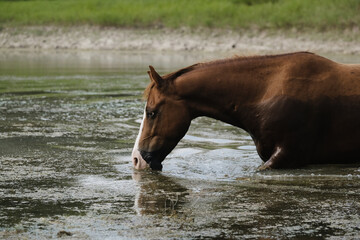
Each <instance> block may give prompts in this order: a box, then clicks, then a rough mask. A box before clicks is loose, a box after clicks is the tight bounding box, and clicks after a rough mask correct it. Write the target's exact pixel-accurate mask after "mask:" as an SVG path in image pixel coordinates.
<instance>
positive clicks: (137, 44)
mask: <svg viewBox="0 0 360 240" xmlns="http://www.w3.org/2000/svg"><path fill="white" fill-rule="evenodd" d="M356 34H357V33H356ZM319 36H320V37H319ZM353 39H356V38H353ZM13 48H15V49H38V50H42V49H44V50H45V49H79V50H146V51H204V52H217V51H223V52H224V51H228V52H233V51H236V52H244V53H245V54H249V53H250V54H251V53H254V54H256V53H272V52H292V51H312V52H320V53H330V52H333V53H341V54H359V53H360V43H359V41H356V40H346V39H345V38H342V37H338V36H334V35H333V36H332V37H331V38H326V37H324V36H323V37H321V34H318V35H317V36H315V37H314V36H313V35H310V34H307V35H303V34H301V33H296V32H295V33H294V32H292V33H291V32H290V34H286V33H271V34H270V33H267V32H257V31H238V32H237V31H233V30H209V29H205V30H198V31H196V30H189V29H178V30H169V29H155V30H143V29H121V28H120V29H119V28H100V27H91V26H77V27H54V26H48V27H17V28H8V27H5V28H3V29H2V30H1V31H0V49H13Z"/></svg>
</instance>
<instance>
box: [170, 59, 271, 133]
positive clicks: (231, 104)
mask: <svg viewBox="0 0 360 240" xmlns="http://www.w3.org/2000/svg"><path fill="white" fill-rule="evenodd" d="M271 71H272V70H271V66H268V67H266V65H259V64H252V65H250V64H246V63H245V62H240V63H237V64H234V63H232V64H221V65H219V66H208V67H202V68H200V69H195V70H193V71H191V72H188V73H186V74H185V75H183V76H180V77H179V78H178V79H177V80H176V81H175V86H176V90H177V92H178V95H180V98H181V99H183V100H184V101H186V103H187V105H188V106H189V109H190V111H191V113H192V115H193V118H196V117H199V116H207V117H211V118H215V119H218V120H221V121H223V122H226V123H229V124H232V125H235V126H238V127H241V128H243V129H245V130H247V131H250V128H251V126H250V125H251V124H253V123H251V121H253V120H251V119H252V118H253V117H255V115H256V113H255V112H254V109H255V107H256V103H257V102H259V99H260V98H261V96H262V95H263V92H264V90H265V89H266V86H265V85H266V84H267V81H266V79H265V78H264V76H265V75H266V74H269V73H270V72H271Z"/></svg>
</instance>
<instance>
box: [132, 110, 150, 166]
mask: <svg viewBox="0 0 360 240" xmlns="http://www.w3.org/2000/svg"><path fill="white" fill-rule="evenodd" d="M145 106H146V105H145ZM145 117H146V112H145V109H144V116H143V119H142V121H141V125H140V130H139V133H138V135H137V137H136V141H135V145H134V148H133V151H132V154H131V158H132V162H133V165H134V168H136V169H144V168H147V167H148V166H149V165H148V164H147V162H145V160H144V159H143V158H142V157H141V154H140V151H139V142H140V136H141V133H142V130H143V127H144V121H145Z"/></svg>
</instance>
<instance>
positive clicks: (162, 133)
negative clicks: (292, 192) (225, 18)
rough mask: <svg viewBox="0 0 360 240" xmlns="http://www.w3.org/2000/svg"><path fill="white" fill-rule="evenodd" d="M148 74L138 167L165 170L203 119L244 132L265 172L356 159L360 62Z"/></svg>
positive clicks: (301, 59) (252, 64) (299, 60)
mask: <svg viewBox="0 0 360 240" xmlns="http://www.w3.org/2000/svg"><path fill="white" fill-rule="evenodd" d="M149 75H150V79H151V83H150V84H149V86H148V88H147V90H146V91H145V92H146V96H147V103H146V107H145V111H144V119H143V121H142V124H141V128H140V132H139V135H138V138H137V140H136V143H135V146H134V150H133V156H132V159H133V163H134V166H135V168H137V169H141V168H144V167H146V166H147V165H150V167H151V168H152V169H157V170H161V169H162V164H161V163H162V161H163V160H164V159H165V157H166V156H167V155H168V154H169V153H170V152H171V151H172V149H173V148H174V147H175V146H176V145H177V143H178V142H179V141H180V140H181V139H182V138H183V136H184V135H185V133H186V132H187V130H188V128H189V126H190V123H191V121H192V120H193V119H194V118H197V117H199V116H208V117H211V118H215V119H218V120H221V121H223V122H226V123H229V124H232V125H234V126H237V127H240V128H242V129H244V130H245V131H247V132H248V133H249V134H250V136H251V137H252V139H253V140H254V142H255V145H256V148H257V152H258V154H259V156H260V157H261V159H262V160H263V161H264V162H265V164H264V166H263V168H289V167H298V166H303V165H306V164H320V163H349V162H355V161H359V157H358V155H359V153H360V141H359V138H360V65H345V64H339V63H335V62H333V61H330V60H328V59H326V58H323V57H320V56H317V55H315V54H312V53H307V52H299V53H291V54H283V55H274V56H256V57H245V58H242V57H240V58H234V59H227V60H220V61H215V62H210V63H200V64H195V65H192V66H190V67H187V68H184V69H181V70H179V71H177V72H174V73H171V74H168V75H166V76H163V77H161V76H160V75H159V74H158V73H157V72H156V71H155V70H154V68H152V67H150V71H149Z"/></svg>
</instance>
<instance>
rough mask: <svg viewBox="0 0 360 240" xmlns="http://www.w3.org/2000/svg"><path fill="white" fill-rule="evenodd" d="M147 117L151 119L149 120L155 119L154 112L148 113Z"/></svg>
mask: <svg viewBox="0 0 360 240" xmlns="http://www.w3.org/2000/svg"><path fill="white" fill-rule="evenodd" d="M147 117H148V118H151V119H154V118H155V117H156V112H155V111H151V112H148V113H147Z"/></svg>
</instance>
